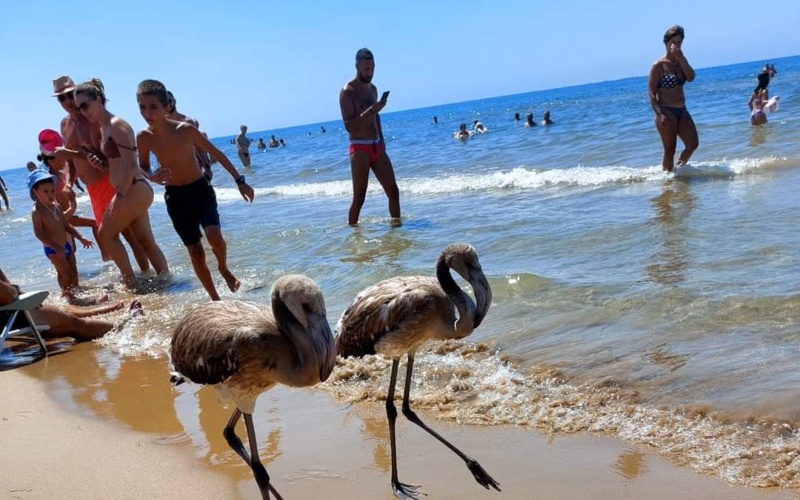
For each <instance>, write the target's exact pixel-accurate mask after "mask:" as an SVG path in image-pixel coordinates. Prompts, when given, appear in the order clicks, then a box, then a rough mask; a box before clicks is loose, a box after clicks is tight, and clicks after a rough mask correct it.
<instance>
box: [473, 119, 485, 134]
mask: <svg viewBox="0 0 800 500" xmlns="http://www.w3.org/2000/svg"><path fill="white" fill-rule="evenodd" d="M472 131H473V132H475V133H476V134H485V133H486V132H488V131H489V129H488V128H486V127H484V126H483V123H481V122H480V121H478V120H475V121H474V122H472Z"/></svg>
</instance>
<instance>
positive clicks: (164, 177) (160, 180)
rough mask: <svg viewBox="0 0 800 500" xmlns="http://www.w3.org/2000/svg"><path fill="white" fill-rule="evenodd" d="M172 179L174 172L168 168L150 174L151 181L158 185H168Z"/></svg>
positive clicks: (158, 169) (161, 168)
mask: <svg viewBox="0 0 800 500" xmlns="http://www.w3.org/2000/svg"><path fill="white" fill-rule="evenodd" d="M171 178H172V171H171V170H170V169H168V168H164V167H160V168H157V169H156V170H155V172H153V173H152V174H150V180H151V181H153V182H155V183H156V184H166V183H167V182H169V180H170V179H171Z"/></svg>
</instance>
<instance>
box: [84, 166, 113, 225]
mask: <svg viewBox="0 0 800 500" xmlns="http://www.w3.org/2000/svg"><path fill="white" fill-rule="evenodd" d="M86 190H87V191H89V201H91V202H92V213H93V214H94V221H95V222H97V225H98V226H99V225H100V223H101V222H102V221H103V215H104V214H105V213H106V209H107V208H108V206H109V205H111V200H113V199H114V195H115V194H117V193H116V191H115V190H114V186H112V185H111V181H109V180H108V174H106V175H104V176H103V178H102V179H100V180H99V181H97V182H95V183H94V184H91V185H87V186H86Z"/></svg>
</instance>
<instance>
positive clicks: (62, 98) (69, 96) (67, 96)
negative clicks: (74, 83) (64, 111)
mask: <svg viewBox="0 0 800 500" xmlns="http://www.w3.org/2000/svg"><path fill="white" fill-rule="evenodd" d="M57 98H58V102H64V101H66V100H67V99H69V100H72V99H75V97H74V96H73V95H72V94H71V93H69V92H68V93H66V94H61V95H60V96H57Z"/></svg>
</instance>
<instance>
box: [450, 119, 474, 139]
mask: <svg viewBox="0 0 800 500" xmlns="http://www.w3.org/2000/svg"><path fill="white" fill-rule="evenodd" d="M453 137H455V138H456V139H458V140H459V141H466V140H467V139H469V138H470V137H472V132H470V131H469V130H467V124H466V123H462V124H461V125H459V126H458V131H456V132H453Z"/></svg>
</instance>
